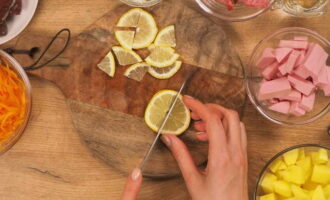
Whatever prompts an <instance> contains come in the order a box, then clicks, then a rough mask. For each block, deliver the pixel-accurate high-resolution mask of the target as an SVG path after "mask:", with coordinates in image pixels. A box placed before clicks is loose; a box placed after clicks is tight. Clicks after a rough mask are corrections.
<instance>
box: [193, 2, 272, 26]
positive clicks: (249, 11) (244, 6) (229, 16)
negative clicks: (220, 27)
mask: <svg viewBox="0 0 330 200" xmlns="http://www.w3.org/2000/svg"><path fill="white" fill-rule="evenodd" d="M196 2H197V4H198V5H199V6H200V7H201V8H202V10H204V11H205V12H207V13H208V14H210V15H212V16H215V17H218V18H220V19H222V20H225V21H232V22H239V21H246V20H249V19H253V18H255V17H257V16H259V15H261V14H262V13H264V12H266V11H267V10H269V9H270V8H271V6H272V4H273V3H274V2H275V0H196Z"/></svg>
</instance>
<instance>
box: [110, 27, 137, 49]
mask: <svg viewBox="0 0 330 200" xmlns="http://www.w3.org/2000/svg"><path fill="white" fill-rule="evenodd" d="M134 35H135V31H116V32H115V37H116V39H117V41H118V42H119V44H120V45H121V46H122V47H124V48H126V49H132V48H133V41H134Z"/></svg>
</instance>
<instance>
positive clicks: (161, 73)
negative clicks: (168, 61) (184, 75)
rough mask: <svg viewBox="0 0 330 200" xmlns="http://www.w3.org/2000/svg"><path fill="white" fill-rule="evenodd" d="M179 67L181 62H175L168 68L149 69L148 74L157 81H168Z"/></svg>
mask: <svg viewBox="0 0 330 200" xmlns="http://www.w3.org/2000/svg"><path fill="white" fill-rule="evenodd" d="M181 65H182V62H181V61H176V62H175V63H174V64H173V65H171V66H169V67H163V68H157V67H150V68H149V69H148V73H149V74H150V75H151V76H153V77H155V78H157V79H169V78H171V77H172V76H174V75H175V74H176V73H177V72H178V71H179V69H180V68H181Z"/></svg>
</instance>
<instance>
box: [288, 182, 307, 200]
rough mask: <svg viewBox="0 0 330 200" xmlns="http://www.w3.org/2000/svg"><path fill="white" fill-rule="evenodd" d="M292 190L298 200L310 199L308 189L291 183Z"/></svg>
mask: <svg viewBox="0 0 330 200" xmlns="http://www.w3.org/2000/svg"><path fill="white" fill-rule="evenodd" d="M291 190H292V193H293V196H294V197H295V198H296V199H297V200H309V195H308V193H307V192H306V191H304V190H303V189H302V188H301V187H298V186H296V185H291Z"/></svg>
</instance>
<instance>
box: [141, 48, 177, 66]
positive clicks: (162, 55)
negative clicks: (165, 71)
mask: <svg viewBox="0 0 330 200" xmlns="http://www.w3.org/2000/svg"><path fill="white" fill-rule="evenodd" d="M151 50H152V51H151V54H150V55H149V56H148V57H147V58H146V59H145V60H146V62H147V63H148V64H149V65H151V66H154V67H158V68H162V67H168V66H170V65H172V64H173V63H174V62H175V61H177V59H178V58H179V57H180V55H179V54H177V53H175V52H174V50H173V49H172V48H170V47H158V46H155V47H153V48H151Z"/></svg>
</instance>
